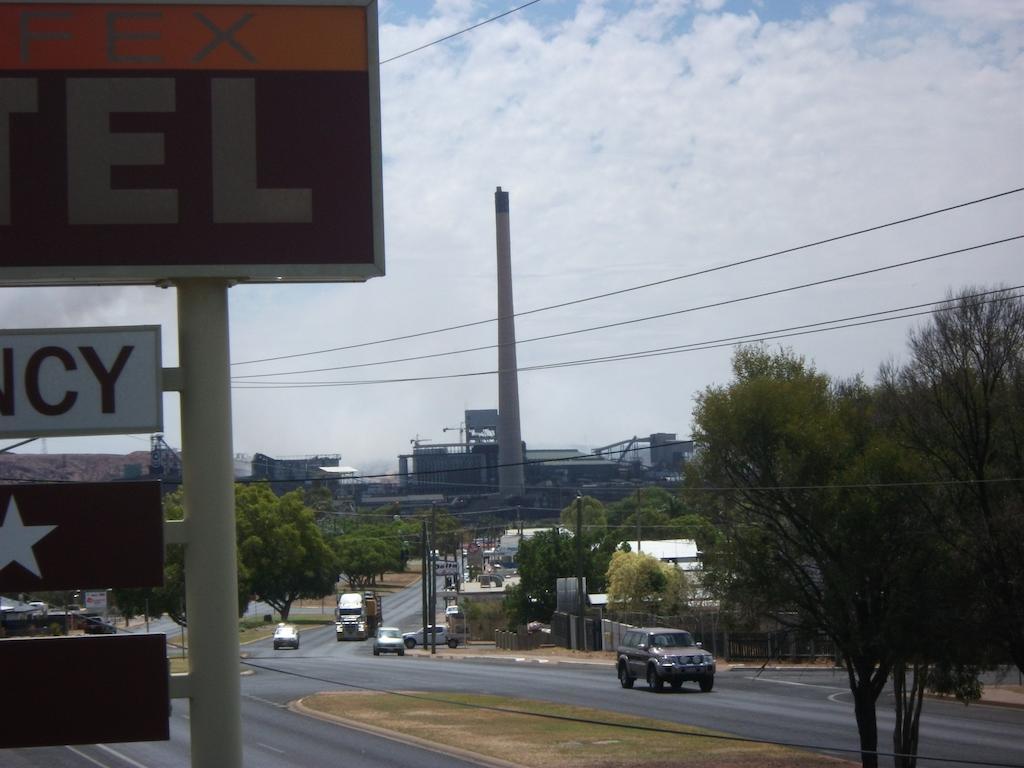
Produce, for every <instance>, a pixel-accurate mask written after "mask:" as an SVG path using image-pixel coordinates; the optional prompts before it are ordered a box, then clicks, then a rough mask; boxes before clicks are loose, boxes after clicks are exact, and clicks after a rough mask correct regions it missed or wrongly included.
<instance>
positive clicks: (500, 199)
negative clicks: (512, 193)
mask: <svg viewBox="0 0 1024 768" xmlns="http://www.w3.org/2000/svg"><path fill="white" fill-rule="evenodd" d="M494 212H495V213H508V192H502V191H501V187H498V189H497V190H496V191H495V193H494Z"/></svg>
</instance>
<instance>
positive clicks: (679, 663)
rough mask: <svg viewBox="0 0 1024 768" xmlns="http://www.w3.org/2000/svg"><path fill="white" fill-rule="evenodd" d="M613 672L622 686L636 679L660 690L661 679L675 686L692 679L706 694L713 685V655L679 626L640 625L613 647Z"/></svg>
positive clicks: (662, 681) (677, 686)
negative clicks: (614, 658)
mask: <svg viewBox="0 0 1024 768" xmlns="http://www.w3.org/2000/svg"><path fill="white" fill-rule="evenodd" d="M616 656H617V657H618V659H617V661H616V671H617V672H618V675H619V683H620V684H621V685H622V687H623V688H632V687H633V683H634V681H635V680H636V679H637V678H640V679H642V680H646V681H647V685H648V686H650V687H651V689H652V690H655V691H660V690H661V688H662V686H664V684H665V682H666V681H668V683H669V684H670V685H671V686H672V687H673V688H676V689H678V688H679V687H680V686H681V685H682V684H683V683H684V682H686V681H693V682H696V683H698V684H699V685H700V689H701V690H702V691H703V692H704V693H707V692H709V691H710V690H711V689H712V688H713V687H714V685H715V657H714V656H712V655H711V654H710V653H708V652H707V651H705V650H704V649H703V648H701V647H700V645H699V644H697V643H695V642H694V641H693V636H692V635H690V633H689V632H687V631H685V630H682V629H669V628H666V627H641V628H638V629H631V630H628V631H627V632H626V634H625V635H623V636H622V643H621V644H620V645H619V647H618V648H617V649H616Z"/></svg>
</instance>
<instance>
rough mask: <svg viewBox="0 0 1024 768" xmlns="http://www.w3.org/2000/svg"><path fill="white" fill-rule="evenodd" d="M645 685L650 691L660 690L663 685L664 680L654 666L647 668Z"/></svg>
mask: <svg viewBox="0 0 1024 768" xmlns="http://www.w3.org/2000/svg"><path fill="white" fill-rule="evenodd" d="M647 685H648V687H649V688H650V689H651V690H652V691H660V690H661V689H662V688H664V687H665V681H664V680H662V679H661V678H660V677H658V670H656V669H655V668H654V667H648V668H647Z"/></svg>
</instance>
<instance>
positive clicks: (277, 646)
mask: <svg viewBox="0 0 1024 768" xmlns="http://www.w3.org/2000/svg"><path fill="white" fill-rule="evenodd" d="M274 650H275V651H279V650H281V646H280V645H278V644H277V643H274Z"/></svg>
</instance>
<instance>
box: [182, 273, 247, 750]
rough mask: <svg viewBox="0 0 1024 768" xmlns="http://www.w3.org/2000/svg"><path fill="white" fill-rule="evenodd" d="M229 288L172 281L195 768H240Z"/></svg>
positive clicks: (214, 281) (198, 281)
mask: <svg viewBox="0 0 1024 768" xmlns="http://www.w3.org/2000/svg"><path fill="white" fill-rule="evenodd" d="M228 285H229V283H228V281H226V280H221V279H216V278H214V279H193V280H178V281H175V286H176V287H177V289H178V347H179V358H180V366H181V440H182V444H181V447H182V457H181V458H182V478H183V481H184V488H185V499H184V501H185V523H186V530H187V537H188V543H187V544H186V546H185V574H186V576H185V600H186V605H187V611H188V635H189V698H190V699H191V703H190V707H191V709H190V714H189V724H190V728H191V735H192V768H242V715H241V702H240V697H241V685H240V682H239V674H238V655H239V647H238V565H237V562H236V545H235V488H234V475H233V461H232V443H231V377H230V367H229V365H230V363H229V342H228V295H227V291H228Z"/></svg>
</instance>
